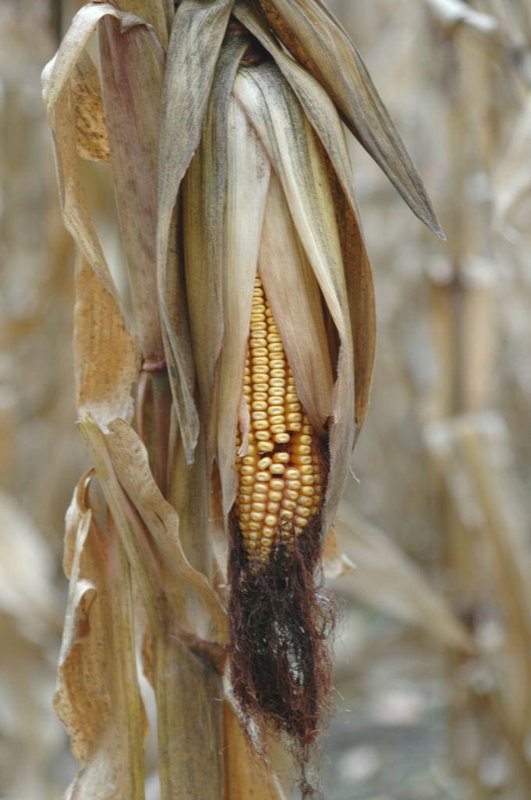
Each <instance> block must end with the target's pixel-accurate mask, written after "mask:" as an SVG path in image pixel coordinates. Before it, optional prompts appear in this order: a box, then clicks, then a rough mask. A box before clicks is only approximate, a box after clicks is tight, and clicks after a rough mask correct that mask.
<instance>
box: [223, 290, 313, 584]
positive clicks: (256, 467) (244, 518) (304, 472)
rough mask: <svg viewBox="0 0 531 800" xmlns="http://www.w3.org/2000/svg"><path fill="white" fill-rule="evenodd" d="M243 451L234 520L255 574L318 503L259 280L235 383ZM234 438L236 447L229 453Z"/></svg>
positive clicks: (304, 434) (301, 421) (306, 441)
mask: <svg viewBox="0 0 531 800" xmlns="http://www.w3.org/2000/svg"><path fill="white" fill-rule="evenodd" d="M243 395H244V400H245V404H246V407H247V411H248V413H249V420H250V422H249V431H248V446H247V447H246V448H244V449H245V454H244V455H238V454H237V456H236V469H237V471H238V472H239V476H240V477H239V486H238V494H237V500H236V515H237V519H238V524H239V528H240V531H241V534H242V537H243V544H244V548H245V550H246V553H247V556H248V558H249V560H250V562H251V564H252V565H253V566H254V568H255V569H259V568H260V565H265V564H266V563H267V561H268V559H269V556H270V554H271V553H272V551H273V550H275V549H276V548H277V547H278V546H279V545H280V544H283V545H285V546H286V547H288V548H291V547H293V544H294V542H295V539H296V537H297V536H300V535H301V534H302V532H303V531H304V529H305V527H306V526H307V524H308V522H309V520H310V519H311V518H312V517H313V516H314V515H315V514H317V512H318V511H319V508H320V506H321V503H322V500H323V497H324V474H323V467H322V456H320V453H319V443H318V438H317V436H316V433H315V430H314V428H313V425H312V424H311V422H310V420H309V419H308V416H307V415H306V414H305V412H304V409H303V407H302V405H301V403H300V401H299V398H298V396H297V389H296V386H295V380H294V377H293V373H292V371H291V368H290V366H289V363H288V361H287V358H286V354H285V352H284V347H283V344H282V340H281V338H280V334H279V332H278V328H277V325H276V322H275V319H274V316H273V312H272V310H271V307H270V305H269V302H268V300H267V297H266V295H265V292H264V289H263V286H262V282H261V280H260V277H259V276H257V277H256V280H255V286H254V292H253V301H252V311H251V326H250V333H249V343H248V347H247V354H246V364H245V372H244V380H243ZM240 448H241V437H240V436H239V437H238V440H237V452H238V451H240Z"/></svg>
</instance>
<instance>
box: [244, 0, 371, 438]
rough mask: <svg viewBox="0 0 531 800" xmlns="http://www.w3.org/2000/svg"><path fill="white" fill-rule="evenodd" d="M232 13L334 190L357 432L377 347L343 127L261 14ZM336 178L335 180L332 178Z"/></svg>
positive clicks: (327, 100)
mask: <svg viewBox="0 0 531 800" xmlns="http://www.w3.org/2000/svg"><path fill="white" fill-rule="evenodd" d="M235 13H236V16H237V17H238V19H239V20H240V22H241V23H242V24H243V25H245V27H246V28H248V30H250V31H251V33H252V34H253V35H254V36H256V37H257V39H258V40H259V42H260V43H261V44H262V45H263V47H265V49H266V50H267V51H268V52H269V53H270V54H271V55H272V56H273V58H274V60H275V62H276V64H277V66H278V68H279V69H280V71H281V72H282V74H283V75H284V78H285V79H286V80H287V82H288V83H289V85H290V86H291V88H292V89H293V91H294V92H295V94H296V95H297V98H298V100H299V102H300V104H301V106H302V108H303V109H304V113H305V114H306V116H307V118H308V120H309V122H310V124H311V125H312V127H313V129H314V131H315V133H316V134H317V136H318V137H319V139H320V141H321V144H322V146H323V147H324V149H325V151H326V154H327V157H328V159H329V161H330V165H331V167H332V168H333V170H329V173H330V178H331V180H332V184H333V186H334V198H335V203H336V216H337V223H338V227H339V231H340V236H341V246H342V250H343V260H344V264H345V275H346V278H347V291H348V295H349V304H350V313H351V320H352V323H353V325H352V336H353V341H354V367H355V383H356V403H355V416H356V425H357V429H358V431H359V429H360V428H361V426H362V424H363V420H364V418H365V414H366V412H367V407H368V405H369V393H370V388H371V382H372V370H373V365H374V356H375V346H376V315H375V308H374V287H373V281H372V271H371V265H370V262H369V259H368V256H367V251H366V249H365V244H364V240H363V234H362V231H361V227H360V224H359V220H358V213H357V201H356V192H355V188H354V180H353V177H352V167H351V163H350V158H349V155H348V151H347V147H346V143H345V138H344V135H343V126H342V124H341V120H340V118H339V115H338V113H337V110H336V108H335V106H334V104H333V102H332V101H331V99H330V97H329V96H328V94H327V93H326V91H325V90H324V89H323V88H322V86H321V85H320V84H319V83H318V82H317V81H316V80H315V78H313V77H312V75H311V74H310V73H309V72H307V70H305V69H304V68H303V67H301V66H300V64H297V62H296V61H294V60H293V59H292V58H291V57H290V56H289V55H287V54H286V52H285V51H284V50H283V49H282V48H281V47H280V46H279V45H278V44H277V43H276V41H275V39H274V38H273V37H272V36H271V35H270V34H269V32H268V31H267V29H266V28H265V27H264V25H263V21H261V17H260V14H259V13H257V12H256V9H255V8H254V7H251V6H250V5H249V4H248V3H246V2H243V3H238V4H237V5H236V8H235ZM332 172H334V173H335V176H334V175H333V174H332Z"/></svg>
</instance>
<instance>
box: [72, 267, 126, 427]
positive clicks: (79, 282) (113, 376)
mask: <svg viewBox="0 0 531 800" xmlns="http://www.w3.org/2000/svg"><path fill="white" fill-rule="evenodd" d="M75 287H76V305H75V311H74V371H75V377H76V391H77V407H78V411H79V413H80V416H81V418H84V417H86V416H88V415H90V416H91V417H92V418H93V419H94V420H96V421H97V422H98V423H99V424H100V425H102V426H103V427H104V426H105V425H106V424H107V423H108V422H109V421H110V420H113V419H115V418H116V417H122V418H123V419H130V418H131V416H132V413H133V399H132V389H133V384H134V382H135V381H136V380H137V376H138V370H139V367H140V354H139V353H138V350H137V348H136V343H135V340H134V339H133V337H132V335H131V334H130V332H129V331H128V329H127V325H126V322H125V319H124V317H123V314H122V311H121V309H120V306H119V304H118V302H117V300H116V297H115V295H114V294H113V293H111V292H109V291H108V290H107V288H106V287H105V286H104V284H103V283H102V282H101V280H100V278H99V276H98V275H97V274H96V272H95V271H94V270H93V269H92V267H91V266H90V265H89V264H88V263H87V261H86V260H85V259H84V258H83V257H79V259H78V265H77V269H76V279H75Z"/></svg>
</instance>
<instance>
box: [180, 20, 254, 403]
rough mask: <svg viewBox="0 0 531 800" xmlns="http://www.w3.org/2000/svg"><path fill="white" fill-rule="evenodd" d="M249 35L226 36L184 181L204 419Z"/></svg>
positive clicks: (217, 342) (219, 322)
mask: <svg viewBox="0 0 531 800" xmlns="http://www.w3.org/2000/svg"><path fill="white" fill-rule="evenodd" d="M248 42H249V39H248V37H245V36H242V34H241V33H240V32H238V33H231V32H230V31H229V32H228V33H227V37H226V40H225V42H224V44H223V48H222V50H221V54H220V57H219V61H218V64H217V67H216V72H215V76H214V81H213V85H212V94H211V97H210V101H209V104H208V109H207V113H206V116H205V120H204V125H203V132H202V136H201V142H200V144H199V148H198V150H197V152H196V154H195V156H194V158H193V159H192V162H191V164H190V168H189V169H188V171H187V173H186V176H185V178H184V182H183V237H184V252H185V259H184V261H185V271H186V292H187V300H188V307H189V313H190V327H191V334H192V340H193V347H194V355H195V364H196V369H197V378H198V383H199V392H200V397H201V405H202V406H203V408H202V414H204V415H205V419H208V417H209V415H210V413H211V405H212V395H213V392H214V383H215V369H216V363H217V361H218V358H219V354H220V352H221V347H222V342H223V280H222V276H223V272H224V269H225V253H224V238H225V237H224V226H225V193H226V187H227V169H228V164H227V158H228V156H227V120H228V107H229V98H230V92H231V91H232V85H233V83H234V78H235V75H236V71H237V69H238V66H239V63H240V60H241V57H242V56H243V54H244V52H245V49H246V47H247V46H248Z"/></svg>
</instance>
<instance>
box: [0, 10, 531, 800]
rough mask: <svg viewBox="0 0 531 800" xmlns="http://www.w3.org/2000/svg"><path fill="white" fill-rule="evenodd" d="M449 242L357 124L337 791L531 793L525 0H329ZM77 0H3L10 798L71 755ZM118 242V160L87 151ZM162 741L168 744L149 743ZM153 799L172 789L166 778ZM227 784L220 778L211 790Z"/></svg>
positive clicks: (1, 671)
mask: <svg viewBox="0 0 531 800" xmlns="http://www.w3.org/2000/svg"><path fill="white" fill-rule="evenodd" d="M327 4H328V5H329V6H330V7H331V8H332V10H333V11H334V12H335V13H336V14H337V16H338V17H339V19H340V20H341V21H342V23H343V24H344V25H345V27H346V28H347V30H348V31H349V33H350V34H351V36H352V38H353V39H354V41H355V42H356V44H357V45H358V47H359V48H360V50H361V53H362V55H363V57H364V59H365V61H366V63H367V65H368V67H369V69H370V71H371V74H372V76H373V79H374V81H375V83H376V85H377V87H378V88H379V90H380V92H381V95H382V97H383V99H384V101H385V102H386V104H387V106H388V108H389V110H390V111H391V114H392V116H393V117H394V119H395V120H396V122H397V124H398V127H399V129H400V131H401V132H402V134H403V137H404V139H405V142H406V144H407V146H408V149H409V151H410V152H411V154H412V155H413V158H414V160H415V161H416V164H417V166H418V167H419V170H420V172H421V174H422V176H423V178H424V181H425V183H426V186H427V188H428V190H429V192H430V194H431V196H432V199H433V200H434V203H435V206H436V208H437V212H438V215H439V218H440V220H441V222H442V225H443V227H444V228H445V231H446V234H447V237H448V241H447V243H442V242H439V241H438V240H437V239H435V238H434V237H432V236H431V235H430V234H429V233H428V232H427V231H425V230H424V229H423V228H422V226H421V225H420V224H419V223H418V221H416V220H415V219H414V218H413V216H412V215H411V214H409V212H408V211H407V209H406V208H405V206H404V205H403V204H402V203H401V202H400V201H399V199H398V197H397V195H396V193H395V191H394V190H393V189H392V187H391V186H390V185H389V184H388V183H387V181H386V180H385V178H384V177H383V175H382V174H381V172H380V171H379V170H378V168H377V167H376V166H375V165H374V164H373V163H372V162H371V161H370V159H369V158H368V157H367V156H366V154H365V153H364V152H362V150H361V148H360V147H359V146H358V145H357V144H352V145H351V151H352V158H353V161H354V168H355V179H356V183H357V186H358V195H359V204H360V213H361V220H362V223H363V225H364V228H365V234H366V241H367V247H368V250H369V254H370V256H371V260H372V264H373V268H374V273H375V281H376V297H377V312H378V351H377V360H376V374H375V380H374V385H373V391H372V403H371V408H370V413H369V416H368V421H367V423H366V425H365V428H364V430H363V433H362V435H361V440H360V443H359V446H358V448H357V450H356V453H355V457H354V462H353V472H352V480H351V481H350V482H349V485H348V489H347V492H346V493H345V497H344V501H343V503H342V506H341V510H340V516H339V519H338V522H337V530H338V533H339V534H340V537H341V542H342V545H343V547H344V549H345V551H346V553H347V555H348V556H349V557H350V559H351V560H352V561H353V562H354V563H355V564H356V565H357V571H356V572H355V573H353V574H351V575H348V576H344V577H342V578H340V579H338V580H337V581H336V582H333V583H331V586H332V588H333V589H334V591H335V592H336V593H337V594H338V595H339V597H340V616H341V619H340V624H339V632H338V636H337V642H336V647H335V651H336V677H335V685H336V690H337V691H336V693H335V695H334V701H335V704H336V706H337V708H338V711H337V713H336V714H335V716H334V718H333V720H332V724H331V727H330V730H329V732H328V733H327V734H326V736H324V737H323V742H322V746H323V753H324V756H323V770H324V788H325V796H326V798H327V800H443V799H444V800H448V799H451V800H454V799H455V800H490V799H491V798H492V799H494V798H496V800H525V798H528V797H529V796H530V795H531V603H530V600H531V549H530V523H531V510H530V506H529V502H528V497H529V494H530V492H531V469H530V467H529V465H530V464H531V436H530V435H529V429H530V426H531V345H530V343H531V314H530V313H529V308H530V307H531V270H530V269H529V253H531V225H530V220H531V6H530V5H529V2H528V0H475V1H474V2H471V3H465V2H461V0H371V2H367V0H329V2H328V3H327ZM80 5H81V4H80V3H76V2H74V0H63V2H60V0H49V2H48V3H47V2H46V1H45V0H1V2H0V131H1V138H0V143H1V147H0V291H1V298H0V304H1V316H0V348H1V349H0V440H1V447H0V487H1V489H0V492H1V493H0V525H1V527H0V798H2V799H3V800H37V799H39V800H48V798H50V800H51V799H52V798H59V797H60V796H61V795H62V793H63V791H64V789H65V787H66V786H67V785H68V783H69V782H70V781H71V779H72V776H73V774H74V772H75V766H74V762H73V760H72V759H71V756H70V755H69V749H68V743H67V739H66V735H65V734H64V732H63V730H62V728H61V726H60V724H59V722H58V721H57V720H56V718H55V716H54V713H53V711H52V708H51V697H52V693H53V688H54V684H55V675H56V664H57V660H58V653H59V645H60V637H61V628H62V623H63V614H64V607H65V602H66V588H67V587H66V582H65V579H64V578H63V574H62V569H61V559H62V540H63V527H64V524H63V519H64V514H65V509H66V508H67V506H68V503H69V500H70V497H71V494H72V491H73V488H74V486H75V485H76V483H77V481H78V480H79V477H80V476H81V474H82V473H83V471H84V470H86V469H87V468H88V466H89V462H88V459H87V456H86V454H85V452H84V450H83V446H82V442H81V440H80V437H79V435H78V433H77V431H76V429H75V426H74V422H75V410H74V386H73V377H72V345H71V340H72V305H73V296H74V295H73V264H74V251H73V245H72V243H71V240H70V237H69V235H68V234H67V233H66V232H65V231H64V229H63V225H62V221H61V217H60V211H59V207H58V200H57V189H56V183H55V170H54V163H53V156H52V150H51V141H50V134H49V132H48V128H47V125H46V122H45V115H44V109H43V105H42V99H41V88H40V73H41V70H42V68H43V66H44V64H45V63H46V62H47V61H48V60H49V59H50V58H51V56H52V55H53V53H54V52H55V50H56V48H57V45H58V42H59V37H60V35H61V31H63V32H64V30H65V29H66V27H67V26H68V24H69V23H70V20H71V18H72V15H73V13H74V12H75V11H76V10H77V8H78V7H79V6H80ZM88 179H89V180H90V188H91V195H92V198H91V200H92V206H93V208H95V209H96V214H97V221H98V225H99V232H100V235H101V237H102V238H103V239H104V241H105V243H106V245H107V252H114V254H115V258H114V260H113V262H111V265H110V266H111V269H112V271H113V275H114V276H115V278H116V280H117V281H118V282H120V281H122V283H123V256H122V254H121V252H120V251H119V249H118V247H117V246H116V244H115V241H116V218H115V217H116V214H115V211H114V201H113V197H112V191H111V189H110V186H109V184H108V182H107V180H106V177H105V174H104V172H103V170H102V171H101V173H100V172H99V171H98V169H92V170H91V172H90V177H89V178H88ZM148 755H149V754H148ZM148 796H150V797H152V798H153V799H154V798H155V797H156V789H154V791H153V793H152V794H151V795H149V794H148ZM205 800H208V798H205Z"/></svg>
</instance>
